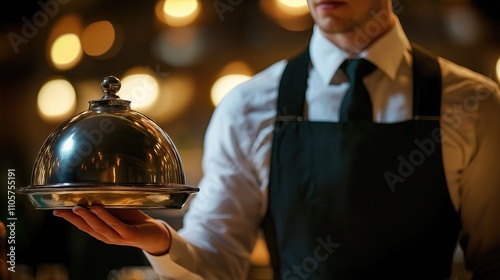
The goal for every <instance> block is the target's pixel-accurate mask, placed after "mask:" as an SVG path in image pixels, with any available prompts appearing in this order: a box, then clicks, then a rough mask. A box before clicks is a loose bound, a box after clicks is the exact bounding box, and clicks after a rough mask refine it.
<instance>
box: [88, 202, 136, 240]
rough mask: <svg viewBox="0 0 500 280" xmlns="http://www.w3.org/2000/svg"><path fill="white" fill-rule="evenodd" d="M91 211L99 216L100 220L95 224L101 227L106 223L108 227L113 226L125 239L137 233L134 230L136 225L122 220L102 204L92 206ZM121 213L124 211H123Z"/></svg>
mask: <svg viewBox="0 0 500 280" xmlns="http://www.w3.org/2000/svg"><path fill="white" fill-rule="evenodd" d="M124 211H125V213H126V212H127V211H126V210H124ZM90 212H92V213H93V214H94V216H95V217H98V218H99V222H98V223H96V224H95V226H97V227H100V226H102V225H103V224H104V225H106V226H107V227H109V228H111V229H112V231H113V232H115V233H117V234H118V235H119V236H120V237H121V238H123V239H128V238H129V237H133V236H132V235H134V233H136V232H135V230H134V229H135V227H133V226H129V225H127V224H125V223H124V222H122V221H121V220H119V219H118V218H117V217H115V216H114V215H112V214H111V213H110V212H108V211H107V210H105V209H104V208H102V207H100V206H92V207H91V208H90ZM119 213H123V211H122V212H119ZM91 226H92V225H91ZM92 227H93V226H92ZM93 228H94V227H93ZM94 229H95V228H94Z"/></svg>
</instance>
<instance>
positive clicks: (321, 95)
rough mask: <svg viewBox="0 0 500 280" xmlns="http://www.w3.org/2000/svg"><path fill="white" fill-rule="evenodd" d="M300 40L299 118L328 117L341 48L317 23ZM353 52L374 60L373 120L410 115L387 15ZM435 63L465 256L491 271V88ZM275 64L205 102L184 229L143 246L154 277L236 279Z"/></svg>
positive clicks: (407, 85) (498, 249) (271, 105)
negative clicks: (154, 246)
mask: <svg viewBox="0 0 500 280" xmlns="http://www.w3.org/2000/svg"><path fill="white" fill-rule="evenodd" d="M309 47H310V54H311V63H312V69H311V70H310V74H309V78H308V89H307V92H306V101H307V111H306V112H307V113H306V114H307V116H305V117H306V118H308V119H309V120H310V121H330V122H336V121H338V111H339V106H340V104H341V100H342V98H343V96H344V94H345V92H346V90H347V88H348V86H349V85H348V82H347V80H346V78H345V76H344V75H343V74H342V71H339V72H338V73H337V69H338V68H339V66H340V64H341V63H342V61H344V59H345V58H346V57H347V54H346V53H344V52H343V51H342V50H341V49H339V48H337V47H336V46H335V45H333V44H332V43H331V42H330V41H328V40H327V39H326V38H325V37H323V35H322V34H321V33H320V32H319V30H318V28H317V27H314V30H313V35H312V38H311V41H310V45H309ZM360 56H361V57H365V58H367V59H368V60H370V61H371V62H372V63H374V64H375V65H376V66H377V68H378V69H377V70H375V71H374V72H373V73H372V74H370V75H369V76H367V77H366V78H365V79H364V82H365V85H366V87H367V89H368V91H369V92H370V96H371V99H372V103H373V106H374V107H373V119H374V121H375V122H379V123H394V122H401V121H405V120H409V119H411V118H412V103H413V99H412V96H413V92H412V89H413V85H412V66H411V63H412V58H411V46H410V44H409V41H408V39H407V37H406V35H405V33H404V31H403V29H402V26H401V24H400V22H399V21H398V20H397V19H396V25H395V26H394V27H393V28H392V29H391V30H390V31H389V32H387V33H386V34H384V36H383V37H382V38H380V39H378V40H377V41H376V42H375V43H373V44H372V45H371V46H370V47H369V49H367V50H365V51H364V52H363V53H361V55H360ZM439 63H440V66H441V72H442V76H443V96H442V116H441V119H440V124H441V134H442V153H443V164H444V169H445V176H446V180H447V183H448V188H449V194H450V197H451V200H452V202H453V205H454V207H455V208H456V209H457V211H458V210H459V211H460V214H461V221H462V226H463V228H462V234H461V241H462V245H463V250H464V253H465V259H466V262H467V264H468V266H469V269H471V270H486V269H488V268H487V266H489V267H490V268H493V267H497V269H498V267H499V266H500V170H499V167H500V148H499V147H500V124H499V123H500V91H499V87H498V85H497V84H496V83H495V82H494V81H492V80H490V79H488V78H487V77H484V76H482V75H479V74H477V73H474V72H472V71H470V70H468V69H466V68H464V67H461V66H459V65H456V64H454V63H452V62H450V61H448V60H445V59H443V58H440V59H439ZM285 65H286V61H285V60H283V61H279V62H277V63H275V64H274V65H272V66H270V67H269V68H267V69H265V70H264V71H262V72H260V73H258V74H256V75H255V76H254V77H253V78H252V79H251V80H249V81H247V82H245V83H243V84H241V85H239V86H238V87H236V88H235V89H234V90H233V91H232V92H230V93H229V94H228V95H227V96H226V97H225V98H224V99H223V100H222V102H221V103H220V104H219V105H218V106H217V107H216V109H215V110H214V113H213V116H212V119H211V121H210V124H209V127H208V129H207V132H206V136H205V137H206V138H205V145H204V156H203V174H204V177H203V178H202V180H201V182H200V183H199V188H200V192H199V193H198V194H197V195H196V196H195V198H194V200H193V201H192V202H191V204H190V207H189V211H188V212H187V214H186V215H185V217H184V227H183V228H182V229H181V230H179V232H175V230H174V229H172V228H171V227H169V229H170V231H171V233H172V245H171V248H170V251H169V253H168V254H165V255H163V256H153V255H150V254H147V253H146V252H145V254H146V256H147V258H148V259H149V261H150V263H151V265H152V266H153V268H154V269H155V271H156V272H157V273H158V274H159V275H161V276H162V279H218V280H222V279H231V280H234V279H245V275H246V274H247V273H248V269H249V257H250V254H251V252H252V249H253V246H254V244H255V242H256V239H257V237H258V231H259V229H260V223H261V221H262V218H263V216H264V215H265V213H266V208H267V191H268V183H269V175H270V173H269V166H270V157H271V145H272V136H273V129H274V118H275V116H276V106H277V104H276V101H277V96H278V85H279V81H280V77H281V74H282V72H283V70H284V67H285ZM332 81H333V82H332ZM429 180H432V178H429ZM423 206H424V205H423ZM167 226H168V225H167ZM495 258H496V260H495ZM488 262H489V263H488ZM495 265H496V266H495Z"/></svg>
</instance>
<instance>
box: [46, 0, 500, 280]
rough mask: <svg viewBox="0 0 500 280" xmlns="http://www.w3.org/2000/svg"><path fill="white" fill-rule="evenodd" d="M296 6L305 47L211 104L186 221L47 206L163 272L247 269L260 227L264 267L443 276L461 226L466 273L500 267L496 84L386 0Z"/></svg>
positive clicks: (296, 275) (358, 275)
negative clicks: (413, 37)
mask: <svg viewBox="0 0 500 280" xmlns="http://www.w3.org/2000/svg"><path fill="white" fill-rule="evenodd" d="M308 4H309V8H310V12H311V15H312V17H313V19H314V21H315V23H316V24H315V27H314V32H313V36H312V38H311V41H310V44H309V47H308V49H307V50H306V51H305V52H304V53H303V54H301V55H299V56H298V57H297V58H294V59H293V60H291V61H290V62H289V63H287V62H285V61H280V62H278V63H276V64H274V65H272V66H271V67H269V68H268V69H266V70H264V71H263V72H261V73H259V74H257V75H256V76H255V77H254V78H253V79H252V80H250V81H248V82H246V83H244V84H242V85H240V86H238V87H237V88H236V89H235V90H233V92H231V93H230V94H228V95H227V97H226V98H225V99H224V100H223V101H222V102H221V103H220V104H219V106H218V107H217V108H216V110H215V112H214V114H213V117H212V120H211V123H210V125H209V128H208V130H207V135H206V141H205V154H204V159H203V167H204V177H203V179H202V181H201V182H200V184H199V187H200V189H201V191H200V193H199V194H198V195H197V196H196V198H195V200H194V201H193V202H192V203H191V206H190V209H189V212H188V213H187V214H186V216H185V223H184V227H183V229H181V230H180V231H179V232H175V230H173V229H172V228H171V227H169V226H168V225H166V224H165V223H163V222H161V221H156V220H154V219H152V218H150V217H148V216H147V215H145V214H143V213H142V212H140V211H123V210H122V211H115V210H109V212H108V211H106V210H105V209H104V208H102V207H99V206H93V207H91V208H90V211H88V210H87V209H86V208H84V207H75V208H74V209H73V211H68V210H66V211H61V210H55V211H54V214H55V215H56V216H60V217H63V218H65V219H66V220H68V221H70V222H71V223H73V224H75V225H76V226H77V227H79V228H80V229H81V230H83V231H85V232H87V233H89V234H91V235H92V236H94V237H96V238H97V239H99V240H102V241H104V242H106V243H111V244H118V245H127V246H135V247H138V248H140V249H142V250H144V252H145V254H146V256H147V257H148V259H149V260H150V262H151V264H152V266H153V267H154V269H155V270H156V271H157V272H158V274H159V275H161V276H162V277H163V278H165V279H244V278H245V275H246V273H247V271H248V268H249V264H248V259H249V256H250V253H251V251H252V248H253V246H254V244H255V241H256V238H257V235H258V230H259V229H260V228H263V229H264V232H265V234H266V241H267V243H268V247H269V250H270V253H271V259H272V265H273V269H274V273H275V278H276V279H369V278H379V277H381V278H382V279H447V278H449V275H450V266H451V259H452V255H453V250H454V247H455V245H456V242H457V239H458V236H459V234H460V239H459V240H460V243H461V245H462V247H463V250H464V253H465V259H466V264H467V266H468V268H469V269H470V270H471V271H473V272H474V275H475V279H500V223H498V221H497V217H498V215H499V213H500V203H498V201H500V172H498V170H497V166H499V163H500V149H499V148H498V143H500V126H498V124H497V120H500V91H499V88H498V85H497V84H495V83H494V82H493V81H491V80H489V79H487V78H486V77H483V76H481V75H479V74H477V73H473V72H472V71H470V70H467V69H465V68H462V67H460V66H458V65H456V64H453V63H451V62H449V61H447V60H445V59H443V58H438V59H436V58H435V57H433V56H432V55H429V54H428V53H427V52H426V51H425V50H422V49H421V48H420V47H418V46H417V45H415V44H412V43H410V42H409V41H408V39H407V37H406V36H405V34H404V32H403V30H402V27H401V25H400V23H399V21H398V19H397V17H396V16H395V15H394V14H393V13H392V4H391V1H389V0H352V1H347V0H344V1H340V0H338V1H337V0H334V1H332V0H309V1H308ZM358 58H364V59H365V60H359V59H358ZM344 61H345V62H344ZM366 61H369V62H370V63H367V62H366ZM355 64H358V65H355ZM353 65H354V66H353ZM359 69H364V70H359ZM365 70H366V71H365ZM361 71H365V72H367V73H365V76H364V77H359V75H358V74H359V72H361ZM360 80H361V81H362V82H363V83H359V81H360ZM363 92H364V93H363ZM363 94H364V95H363ZM363 106H364V107H363ZM360 108H361V109H360Z"/></svg>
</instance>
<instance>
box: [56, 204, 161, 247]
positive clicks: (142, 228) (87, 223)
mask: <svg viewBox="0 0 500 280" xmlns="http://www.w3.org/2000/svg"><path fill="white" fill-rule="evenodd" d="M54 215H55V216H59V217H62V218H64V219H65V220H67V221H68V222H70V223H72V224H73V225H75V226H76V227H77V228H79V229H80V230H82V231H84V232H86V233H88V234H90V235H91V236H93V237H95V238H96V239H98V240H101V241H103V242H105V243H108V244H115V245H123V246H133V247H137V248H140V249H142V250H145V251H148V252H150V253H153V254H159V253H162V252H165V251H166V250H167V249H168V246H169V234H168V230H167V229H166V228H165V226H164V225H162V224H160V223H159V222H157V221H156V220H154V219H153V218H151V217H150V216H148V215H146V214H145V213H144V212H142V211H140V210H132V209H109V210H107V209H104V208H103V207H101V206H92V207H91V208H90V210H89V209H87V208H86V207H80V206H76V207H74V208H73V210H72V211H71V210H54Z"/></svg>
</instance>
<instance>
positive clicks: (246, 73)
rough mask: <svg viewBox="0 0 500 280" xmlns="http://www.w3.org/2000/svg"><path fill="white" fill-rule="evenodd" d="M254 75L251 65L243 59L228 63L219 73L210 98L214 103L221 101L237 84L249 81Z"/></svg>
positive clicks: (215, 104)
mask: <svg viewBox="0 0 500 280" xmlns="http://www.w3.org/2000/svg"><path fill="white" fill-rule="evenodd" d="M252 75H253V72H252V70H251V69H250V67H249V66H248V65H247V64H246V63H245V62H243V61H240V60H237V61H233V62H231V63H229V64H227V65H226V66H225V67H224V68H223V69H222V70H221V71H220V73H219V75H218V77H219V78H218V79H217V80H216V81H215V83H214V84H213V85H212V89H211V91H210V98H211V100H212V104H213V105H214V106H217V104H219V102H220V101H221V100H222V98H224V96H226V94H228V93H229V92H230V91H231V90H232V89H234V88H235V87H236V86H237V85H239V84H241V83H243V82H246V81H248V80H249V79H250V78H251V77H252Z"/></svg>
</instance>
